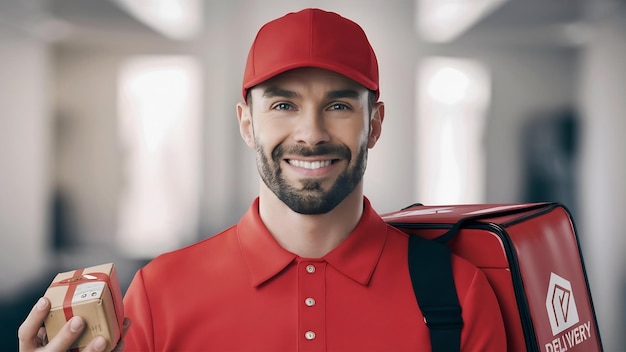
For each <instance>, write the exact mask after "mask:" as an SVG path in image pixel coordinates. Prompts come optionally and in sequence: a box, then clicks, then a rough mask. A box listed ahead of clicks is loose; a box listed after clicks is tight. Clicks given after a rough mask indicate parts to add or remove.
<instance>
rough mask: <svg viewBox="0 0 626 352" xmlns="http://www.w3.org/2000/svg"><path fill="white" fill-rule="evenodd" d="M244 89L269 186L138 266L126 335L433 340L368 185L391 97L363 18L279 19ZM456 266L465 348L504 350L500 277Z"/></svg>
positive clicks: (154, 345)
mask: <svg viewBox="0 0 626 352" xmlns="http://www.w3.org/2000/svg"><path fill="white" fill-rule="evenodd" d="M242 95H243V101H242V102H241V103H239V104H238V105H237V116H238V120H239V128H240V133H241V136H242V138H243V140H244V141H245V143H246V144H247V145H248V146H249V147H250V148H251V149H253V150H254V151H255V152H256V160H257V166H258V171H259V175H260V178H261V182H260V191H259V197H258V198H257V199H256V200H255V201H254V202H253V203H252V205H251V207H250V209H249V210H248V211H247V213H246V214H245V215H244V216H243V217H242V219H241V220H240V221H239V223H237V224H236V225H234V226H232V227H231V228H229V229H227V230H225V231H224V232H222V233H220V234H217V235H215V236H213V237H210V238H207V239H205V240H203V241H201V242H198V243H196V244H194V245H191V246H189V247H186V248H183V249H181V250H178V251H174V252H171V253H167V254H164V255H162V256H159V257H158V258H156V259H154V260H153V261H152V262H151V263H150V264H148V265H147V266H146V267H144V268H143V269H141V270H139V271H138V272H137V274H136V276H135V278H134V280H133V282H132V283H131V285H130V287H129V289H128V291H127V294H126V297H125V299H124V305H125V310H126V313H127V315H128V316H129V317H130V318H131V320H132V322H133V324H132V327H131V328H130V329H129V330H128V333H127V335H126V338H125V344H126V348H127V350H130V351H326V350H333V351H404V350H406V351H429V350H430V347H431V345H430V339H429V332H428V328H427V326H426V325H425V323H424V319H423V315H422V313H421V311H420V309H419V307H418V305H417V302H416V299H415V295H414V293H413V290H412V286H411V281H410V277H409V272H408V266H407V246H408V236H407V235H406V234H404V233H402V232H400V231H399V230H396V229H394V228H392V227H390V226H388V225H387V224H386V223H385V222H384V221H383V220H382V219H381V218H380V216H379V215H378V214H377V213H376V212H375V211H374V210H373V208H372V206H371V205H370V203H369V201H368V199H367V198H365V197H364V196H363V181H362V177H363V173H364V171H365V168H366V162H367V153H368V149H369V148H373V147H374V146H375V145H376V142H377V141H378V138H379V137H380V135H381V130H382V122H383V118H384V105H383V103H382V102H380V101H378V98H379V85H378V64H377V61H376V56H375V54H374V51H373V50H372V48H371V46H370V44H369V42H368V40H367V38H366V35H365V33H364V32H363V30H362V29H361V27H359V26H358V25H357V24H356V23H354V22H352V21H350V20H348V19H345V18H343V17H341V16H339V15H338V14H335V13H330V12H325V11H322V10H318V9H305V10H302V11H300V12H297V13H290V14H287V15H286V16H284V17H281V18H279V19H276V20H274V21H272V22H270V23H268V24H266V25H265V26H263V27H262V28H261V29H260V30H259V33H258V34H257V37H256V38H255V40H254V43H253V44H252V47H251V49H250V53H249V56H248V61H247V64H246V69H245V73H244V80H243V87H242ZM452 267H453V270H454V279H455V284H456V288H457V291H458V295H459V301H460V303H461V306H462V312H463V320H464V327H463V331H462V337H461V347H462V350H464V351H498V352H500V351H505V350H506V342H505V333H504V327H503V322H502V317H501V315H500V310H499V307H498V303H497V301H496V297H495V295H494V293H493V291H492V290H491V288H490V286H489V284H488V282H487V280H486V278H485V276H484V275H483V274H482V272H480V271H479V270H478V269H477V268H475V267H474V266H472V265H471V264H469V263H468V262H466V261H465V260H463V259H461V258H460V257H457V256H453V258H452ZM44 310H45V309H44ZM28 321H29V320H28V319H27V322H28ZM25 324H26V322H25ZM69 324H70V323H68V325H69ZM22 333H23V336H25V337H32V336H33V335H34V334H33V331H32V329H31V331H30V333H29V334H27V333H25V332H22ZM67 336H69V333H68V334H67ZM52 343H54V342H51V343H50V344H52ZM94 343H95V341H94ZM90 348H91V347H90ZM25 350H26V349H25ZM94 350H95V349H94Z"/></svg>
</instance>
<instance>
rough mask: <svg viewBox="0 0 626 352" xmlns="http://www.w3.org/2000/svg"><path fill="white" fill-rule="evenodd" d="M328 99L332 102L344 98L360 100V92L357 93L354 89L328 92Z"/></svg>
mask: <svg viewBox="0 0 626 352" xmlns="http://www.w3.org/2000/svg"><path fill="white" fill-rule="evenodd" d="M326 97H327V98H328V99H331V100H332V99H343V98H349V99H358V98H359V92H357V91H356V90H354V89H342V90H334V91H331V92H328V94H326Z"/></svg>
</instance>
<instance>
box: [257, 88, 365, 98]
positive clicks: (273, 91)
mask: <svg viewBox="0 0 626 352" xmlns="http://www.w3.org/2000/svg"><path fill="white" fill-rule="evenodd" d="M297 96H298V93H296V92H294V91H292V90H288V89H283V88H278V87H268V88H267V89H265V91H264V92H263V97H265V98H275V97H280V98H295V97H297ZM326 98H327V99H329V100H333V99H342V98H349V99H358V98H359V92H357V91H356V90H354V89H340V90H333V91H330V92H328V93H327V94H326Z"/></svg>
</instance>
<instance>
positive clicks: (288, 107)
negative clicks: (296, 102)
mask: <svg viewBox="0 0 626 352" xmlns="http://www.w3.org/2000/svg"><path fill="white" fill-rule="evenodd" d="M293 109H294V107H293V105H291V104H289V103H284V102H280V103H276V104H274V105H272V110H293Z"/></svg>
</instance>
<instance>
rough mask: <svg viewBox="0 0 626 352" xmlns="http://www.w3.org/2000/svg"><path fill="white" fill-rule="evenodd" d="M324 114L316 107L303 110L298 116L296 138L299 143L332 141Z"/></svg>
mask: <svg viewBox="0 0 626 352" xmlns="http://www.w3.org/2000/svg"><path fill="white" fill-rule="evenodd" d="M327 127H328V126H327V123H326V121H325V120H324V114H323V113H322V112H319V111H317V110H315V109H306V110H303V111H302V113H301V115H300V116H299V117H298V124H297V128H296V131H295V135H294V138H295V140H296V142H297V143H300V144H306V145H309V146H315V145H318V144H323V143H328V142H330V133H329V132H328V128H327Z"/></svg>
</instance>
